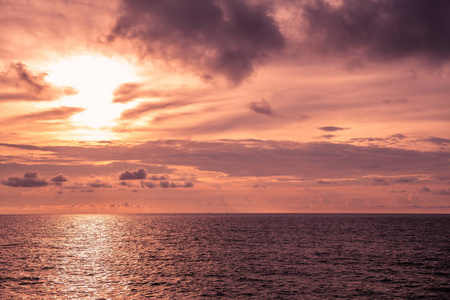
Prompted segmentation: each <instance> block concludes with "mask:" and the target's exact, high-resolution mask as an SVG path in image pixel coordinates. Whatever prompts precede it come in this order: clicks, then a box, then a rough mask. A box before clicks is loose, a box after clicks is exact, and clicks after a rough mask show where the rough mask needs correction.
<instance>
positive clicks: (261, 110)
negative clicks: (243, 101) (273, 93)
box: [249, 99, 275, 117]
mask: <svg viewBox="0 0 450 300" xmlns="http://www.w3.org/2000/svg"><path fill="white" fill-rule="evenodd" d="M249 107H250V109H251V110H252V111H254V112H256V113H258V114H263V115H267V116H271V117H273V116H275V112H274V111H273V109H272V107H270V105H269V103H268V102H267V101H266V100H265V99H261V101H259V102H258V101H253V102H250V104H249Z"/></svg>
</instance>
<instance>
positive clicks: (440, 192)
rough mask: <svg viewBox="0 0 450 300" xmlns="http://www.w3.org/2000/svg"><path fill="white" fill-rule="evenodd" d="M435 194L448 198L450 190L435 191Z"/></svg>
mask: <svg viewBox="0 0 450 300" xmlns="http://www.w3.org/2000/svg"><path fill="white" fill-rule="evenodd" d="M433 194H435V195H441V196H448V195H450V190H438V191H433Z"/></svg>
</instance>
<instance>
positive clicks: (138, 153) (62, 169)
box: [0, 0, 450, 214]
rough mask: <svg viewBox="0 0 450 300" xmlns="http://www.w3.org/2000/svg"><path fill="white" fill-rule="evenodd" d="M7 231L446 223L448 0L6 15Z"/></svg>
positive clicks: (4, 0) (2, 206)
mask: <svg viewBox="0 0 450 300" xmlns="http://www.w3.org/2000/svg"><path fill="white" fill-rule="evenodd" d="M0 22H1V26H0V124H1V127H2V129H1V131H0V183H1V184H0V214H29V213H209V212H211V213H225V212H229V213H450V129H449V128H450V127H449V125H450V105H449V104H450V102H449V101H450V99H449V97H450V63H449V62H450V1H447V0H434V1H427V0H396V1H390V0H367V1H356V0H340V1H338V0H335V1H333V0H259V1H256V0H255V1H254V0H220V1H219V0H211V1H203V0H190V1H179V0H178V1H177V0H153V1H148V0H108V1H104V0H102V1H99V0H70V1H57V0H36V1H27V0H14V1H13V0H0Z"/></svg>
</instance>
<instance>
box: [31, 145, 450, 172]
mask: <svg viewBox="0 0 450 300" xmlns="http://www.w3.org/2000/svg"><path fill="white" fill-rule="evenodd" d="M49 148H50V147H49ZM38 149H39V148H38ZM38 149H36V150H38ZM50 149H52V150H53V152H54V154H55V155H56V156H58V157H61V158H68V159H76V160H87V161H92V162H96V161H105V160H107V161H133V162H135V161H141V162H142V163H144V164H153V165H166V166H167V165H169V166H170V165H173V166H176V165H178V166H188V167H189V166H190V167H194V168H197V169H199V170H205V171H216V172H222V173H225V174H228V175H230V176H296V177H299V178H311V179H321V178H340V177H342V176H344V177H347V176H369V175H371V177H381V178H384V177H387V178H395V177H393V176H397V175H398V174H403V177H408V176H415V174H418V172H420V174H423V175H427V176H432V177H433V178H434V177H439V176H448V170H449V168H450V163H449V162H450V153H448V152H445V151H418V150H407V149H402V148H391V147H383V146H379V145H365V146H355V145H351V144H339V143H328V142H311V143H297V142H292V141H291V142H288V141H264V140H256V139H248V140H218V141H192V140H175V139H174V140H155V141H149V142H145V143H141V144H139V145H134V146H129V145H120V144H115V145H96V146H95V147H90V146H89V145H87V146H60V147H51V148H50ZM120 166H122V165H120ZM92 168H94V167H92ZM108 169H111V168H110V167H105V168H104V169H102V170H103V171H105V172H107V170H108ZM60 170H61V171H63V172H64V173H65V174H66V173H67V172H65V171H64V170H65V169H60ZM122 170H123V168H122ZM109 172H111V171H109ZM155 172H158V171H155ZM161 172H167V173H170V170H169V171H168V170H167V168H166V169H165V170H164V169H162V171H161Z"/></svg>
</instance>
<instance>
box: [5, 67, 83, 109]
mask: <svg viewBox="0 0 450 300" xmlns="http://www.w3.org/2000/svg"><path fill="white" fill-rule="evenodd" d="M46 76H47V74H46V73H37V74H33V73H32V72H31V71H30V70H28V67H27V66H26V65H25V64H23V63H20V62H16V63H10V64H9V65H8V66H7V67H6V68H5V70H4V71H3V72H2V73H1V74H0V87H2V93H0V101H15V100H20V101H52V100H56V99H59V98H61V97H63V96H68V95H74V94H76V93H77V91H76V90H75V89H74V88H71V87H57V86H54V85H53V84H51V83H49V82H47V81H46V80H45V77H46Z"/></svg>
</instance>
